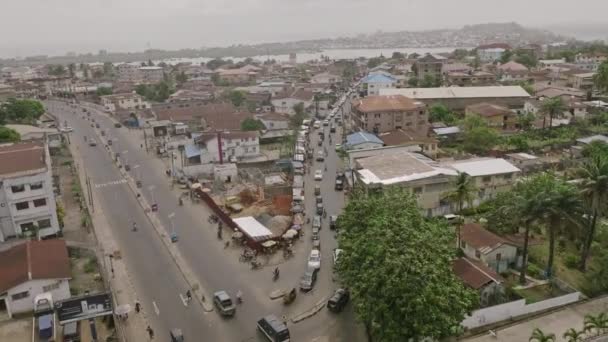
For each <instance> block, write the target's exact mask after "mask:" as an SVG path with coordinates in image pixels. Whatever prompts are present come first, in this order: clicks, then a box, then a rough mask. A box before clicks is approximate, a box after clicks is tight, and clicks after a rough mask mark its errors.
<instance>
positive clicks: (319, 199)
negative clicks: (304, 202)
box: [315, 196, 323, 204]
mask: <svg viewBox="0 0 608 342" xmlns="http://www.w3.org/2000/svg"><path fill="white" fill-rule="evenodd" d="M315 203H317V204H319V203H323V197H321V196H316V197H315Z"/></svg>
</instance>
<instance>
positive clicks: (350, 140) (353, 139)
mask: <svg viewBox="0 0 608 342" xmlns="http://www.w3.org/2000/svg"><path fill="white" fill-rule="evenodd" d="M366 142H370V143H376V144H380V145H384V142H383V141H382V140H380V138H378V137H377V136H375V135H374V134H371V133H368V132H356V133H352V134H349V135H347V136H346V145H348V146H355V145H359V144H363V143H366Z"/></svg>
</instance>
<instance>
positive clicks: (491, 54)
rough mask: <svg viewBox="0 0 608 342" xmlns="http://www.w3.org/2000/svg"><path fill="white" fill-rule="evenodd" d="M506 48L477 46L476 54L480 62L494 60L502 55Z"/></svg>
mask: <svg viewBox="0 0 608 342" xmlns="http://www.w3.org/2000/svg"><path fill="white" fill-rule="evenodd" d="M505 51H506V50H505V49H503V48H498V47H497V48H479V49H477V56H478V57H479V59H480V60H481V61H482V62H494V61H496V60H499V59H500V58H501V57H502V54H503V53H504V52H505Z"/></svg>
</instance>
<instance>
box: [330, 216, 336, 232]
mask: <svg viewBox="0 0 608 342" xmlns="http://www.w3.org/2000/svg"><path fill="white" fill-rule="evenodd" d="M336 221H338V215H331V216H329V229H336Z"/></svg>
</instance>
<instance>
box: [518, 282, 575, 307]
mask: <svg viewBox="0 0 608 342" xmlns="http://www.w3.org/2000/svg"><path fill="white" fill-rule="evenodd" d="M515 292H516V293H517V294H518V295H520V296H522V297H523V298H525V299H526V303H528V304H531V303H536V302H540V301H543V300H545V299H549V298H553V297H559V296H562V295H565V294H566V292H564V291H562V290H560V289H559V288H558V287H557V286H551V285H550V284H546V285H540V286H534V287H531V288H527V289H523V290H515Z"/></svg>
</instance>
